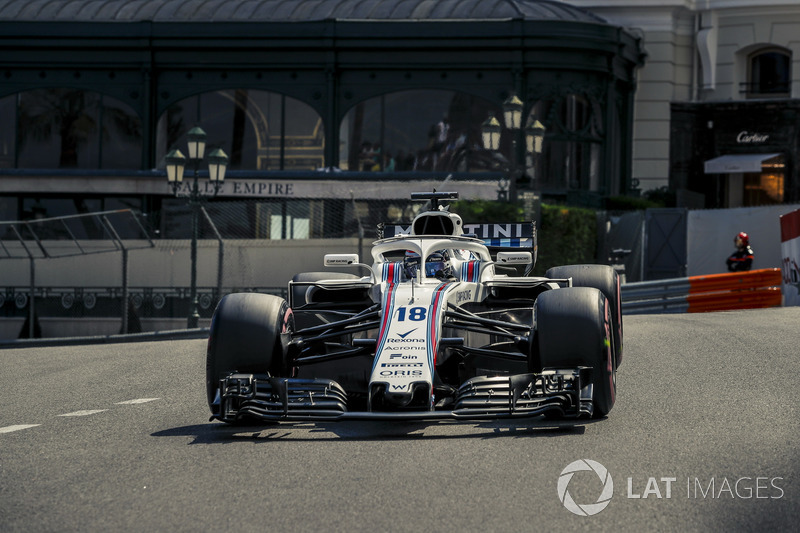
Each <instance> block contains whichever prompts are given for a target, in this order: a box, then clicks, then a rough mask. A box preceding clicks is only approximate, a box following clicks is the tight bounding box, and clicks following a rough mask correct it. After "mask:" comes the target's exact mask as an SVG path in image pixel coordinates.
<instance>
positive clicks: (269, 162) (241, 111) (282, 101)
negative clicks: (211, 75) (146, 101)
mask: <svg viewBox="0 0 800 533" xmlns="http://www.w3.org/2000/svg"><path fill="white" fill-rule="evenodd" d="M194 126H200V127H201V128H203V130H204V131H205V132H206V134H207V135H208V140H207V145H206V154H208V153H209V152H210V151H211V150H214V149H215V148H222V149H223V150H224V151H225V153H227V154H228V156H229V157H230V163H229V165H228V168H229V169H230V170H314V169H317V168H320V167H322V166H324V136H325V135H324V131H323V127H322V119H321V118H320V116H319V114H317V113H316V111H314V110H313V109H312V108H311V107H310V106H308V105H307V104H305V103H303V102H301V101H299V100H296V99H294V98H290V97H288V96H284V95H281V94H278V93H271V92H266V91H255V90H247V89H236V90H226V91H214V92H210V93H204V94H201V95H199V96H192V97H190V98H187V99H185V100H182V101H180V102H178V103H176V104H173V105H172V106H170V107H169V109H167V111H166V112H165V113H164V114H162V115H161V117H160V118H159V121H158V126H157V133H156V136H157V139H156V150H157V153H156V157H157V159H158V161H159V163H158V166H159V167H161V168H163V167H164V156H165V155H166V153H167V152H168V151H169V150H171V149H172V148H178V149H179V150H181V152H183V153H184V155H186V133H187V132H188V131H189V130H190V129H191V128H193V127H194Z"/></svg>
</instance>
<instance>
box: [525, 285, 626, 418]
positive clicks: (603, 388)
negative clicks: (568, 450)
mask: <svg viewBox="0 0 800 533" xmlns="http://www.w3.org/2000/svg"><path fill="white" fill-rule="evenodd" d="M535 311H536V329H537V334H536V337H537V342H538V347H539V357H540V360H541V365H542V368H543V369H547V368H575V367H578V366H587V367H591V369H592V371H591V382H592V388H593V398H592V399H593V404H594V415H593V416H594V417H595V418H602V417H604V416H606V415H607V414H608V413H609V411H611V408H612V407H614V401H615V399H616V394H617V368H616V366H615V365H614V353H613V352H614V349H613V346H614V332H613V327H612V320H611V309H610V305H609V302H608V300H607V299H606V297H605V296H603V293H601V292H600V291H599V290H597V289H595V288H592V287H570V288H565V289H554V290H550V291H547V292H544V293H542V294H541V295H539V297H538V298H537V299H536V303H535Z"/></svg>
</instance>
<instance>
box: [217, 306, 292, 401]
mask: <svg viewBox="0 0 800 533" xmlns="http://www.w3.org/2000/svg"><path fill="white" fill-rule="evenodd" d="M293 330H294V317H293V315H292V310H291V309H289V304H288V302H287V301H286V300H284V299H283V298H279V297H278V296H273V295H270V294H259V293H234V294H228V295H226V296H225V297H223V298H222V300H220V302H219V304H218V305H217V309H216V310H215V311H214V316H213V317H212V319H211V330H210V334H209V337H208V349H207V351H206V394H207V397H208V405H209V408H210V409H211V412H212V414H214V415H218V414H219V404H218V403H216V402H215V400H216V399H217V390H218V388H219V380H220V379H221V378H223V377H224V376H225V375H227V374H229V373H231V372H246V373H259V374H264V373H267V372H269V373H270V374H271V375H273V376H286V375H287V374H288V371H289V363H288V361H287V360H286V359H287V358H286V349H285V347H284V344H283V342H282V341H281V334H283V333H289V332H291V331H293Z"/></svg>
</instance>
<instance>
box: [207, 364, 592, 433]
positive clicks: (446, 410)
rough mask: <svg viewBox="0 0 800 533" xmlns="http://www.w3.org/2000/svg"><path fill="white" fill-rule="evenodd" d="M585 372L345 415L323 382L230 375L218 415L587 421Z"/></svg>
mask: <svg viewBox="0 0 800 533" xmlns="http://www.w3.org/2000/svg"><path fill="white" fill-rule="evenodd" d="M589 372H591V369H589V368H585V367H580V368H576V369H564V370H550V371H545V372H543V373H541V374H516V375H511V376H495V377H487V376H477V377H474V378H472V379H469V380H467V381H465V382H464V383H463V384H462V385H461V387H459V389H458V391H457V392H456V394H455V397H454V399H453V401H452V402H451V403H450V404H449V405H446V406H437V405H433V406H431V409H430V410H400V409H398V410H394V411H350V410H348V408H347V404H348V401H347V400H348V398H347V393H346V392H345V390H344V389H343V388H342V387H341V386H340V385H339V384H338V383H336V382H335V381H332V380H327V379H320V378H316V379H298V378H275V377H270V376H268V375H258V374H239V373H237V374H230V375H229V376H227V377H225V378H223V379H221V380H220V388H219V390H220V391H221V392H220V397H219V398H218V401H219V402H220V407H221V408H220V410H219V411H218V412H219V413H220V414H219V415H218V416H213V417H212V420H213V419H215V418H218V419H220V420H223V421H225V422H235V421H237V420H239V419H241V418H256V419H260V420H263V421H265V422H292V421H295V422H297V421H326V420H327V421H337V420H412V421H413V420H430V421H443V420H475V419H494V418H498V419H508V418H529V417H534V416H538V415H541V414H544V413H546V412H548V411H550V412H555V413H557V414H559V415H561V416H563V417H567V418H578V417H591V416H592V411H593V406H592V385H591V380H590V379H589Z"/></svg>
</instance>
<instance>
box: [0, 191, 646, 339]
mask: <svg viewBox="0 0 800 533" xmlns="http://www.w3.org/2000/svg"><path fill="white" fill-rule="evenodd" d="M490 186H491V187H492V189H490V192H491V193H494V192H495V190H494V189H495V188H496V182H493V183H491V184H490ZM458 188H459V186H458V184H453V187H452V189H453V190H458ZM404 189H405V193H404V195H403V197H399V198H393V197H386V198H364V197H363V195H361V196H360V195H359V194H358V192H359V191H354V192H351V193H350V194H349V195H339V196H345V197H344V198H341V197H339V198H316V199H308V198H299V199H294V198H281V199H274V198H261V199H259V198H249V199H243V200H242V199H237V200H231V199H222V198H220V199H213V200H208V201H205V202H203V203H201V204H198V205H196V206H194V207H193V206H192V205H191V204H190V203H188V202H187V201H186V199H183V198H169V199H166V200H164V201H163V203H162V209H161V210H160V211H158V212H151V213H144V214H140V213H135V212H133V211H130V210H122V211H115V212H105V213H92V214H87V215H78V216H72V217H59V218H54V219H43V220H33V221H26V222H0V269H2V271H3V276H2V281H0V339H2V338H6V339H8V338H17V337H22V338H25V337H42V336H44V337H62V336H74V335H78V334H80V335H87V334H89V335H110V334H116V333H135V332H140V331H155V330H167V329H180V328H185V327H187V317H188V316H189V315H190V314H192V313H193V312H194V310H195V308H196V311H197V314H199V317H200V319H201V322H200V325H207V324H208V320H209V319H210V317H211V315H212V314H213V311H214V308H215V307H216V304H217V302H218V301H219V299H220V298H221V297H222V296H223V295H224V294H227V293H230V292H248V291H257V292H264V293H271V294H277V295H282V296H286V287H287V283H288V281H289V280H290V279H291V276H292V275H293V274H295V273H297V272H305V271H317V270H322V256H323V255H324V253H329V252H340V253H359V254H360V255H361V256H365V255H368V254H369V251H370V248H371V243H372V242H373V241H374V240H375V239H376V238H377V237H378V234H377V230H378V225H379V224H408V223H409V222H410V221H411V220H412V219H413V218H414V216H415V215H416V214H417V213H418V212H419V211H420V210H421V209H423V207H424V204H423V203H422V202H415V201H412V200H410V199H409V195H408V191H409V190H413V185H410V184H406V187H405V188H404ZM442 190H444V189H442ZM500 192H502V191H500ZM347 196H349V198H348V197H347ZM397 196H400V194H398V195H397ZM467 199H469V198H467ZM195 216H196V220H197V226H196V227H197V241H196V242H197V258H196V262H195V268H196V274H197V277H196V294H197V298H196V303H195V302H194V301H192V299H191V298H190V294H191V283H190V282H191V277H190V272H191V266H192V261H191V242H192V235H193V228H194V225H193V217H195ZM640 218H641V216H630V215H608V216H606V217H605V218H604V219H603V220H604V221H606V222H601V224H602V223H606V225H607V228H605V229H602V228H601V231H600V232H599V234H600V233H602V234H603V236H601V238H600V244H601V246H600V247H598V253H600V254H601V255H602V257H601V262H603V261H602V260H603V259H605V256H609V257H610V254H611V252H612V251H613V250H614V249H629V250H632V252H631V253H630V254H628V255H627V256H626V257H624V258H623V259H622V260H621V263H624V264H625V266H627V267H628V278H629V280H631V281H632V279H631V278H632V277H634V278H635V272H638V270H639V266H638V263H637V261H638V260H639V259H638V258H639V257H640V256H641V253H640V246H641V242H640V241H639V240H638V239H639V236H640V234H641V223H642V222H641V220H640ZM598 221H599V222H600V221H601V220H600V218H598ZM465 222H471V221H469V220H465ZM502 222H504V221H502ZM509 222H510V221H509ZM365 261H366V262H369V258H368V257H366V258H365ZM632 274H633V276H632Z"/></svg>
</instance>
